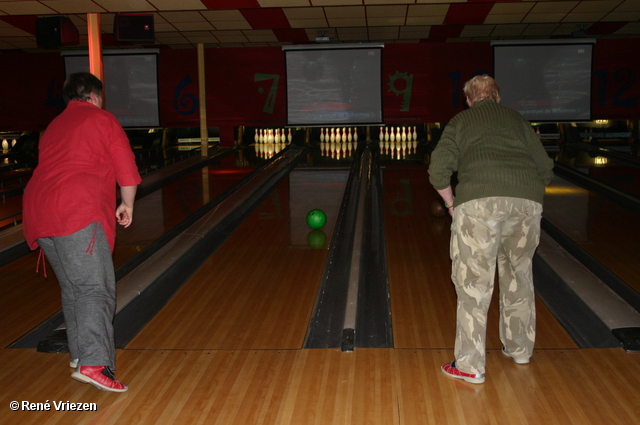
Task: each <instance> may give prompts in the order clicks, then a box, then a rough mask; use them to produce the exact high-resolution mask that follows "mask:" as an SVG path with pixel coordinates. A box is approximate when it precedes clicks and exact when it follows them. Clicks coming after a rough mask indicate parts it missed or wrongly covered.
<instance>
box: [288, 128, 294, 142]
mask: <svg viewBox="0 0 640 425" xmlns="http://www.w3.org/2000/svg"><path fill="white" fill-rule="evenodd" d="M292 140H293V133H292V132H291V129H289V134H287V142H289V143H291V141H292Z"/></svg>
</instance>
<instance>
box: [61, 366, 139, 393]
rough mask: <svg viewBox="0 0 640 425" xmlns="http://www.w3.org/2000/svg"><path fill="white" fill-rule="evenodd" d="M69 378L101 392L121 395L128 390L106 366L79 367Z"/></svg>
mask: <svg viewBox="0 0 640 425" xmlns="http://www.w3.org/2000/svg"><path fill="white" fill-rule="evenodd" d="M71 377H72V378H73V379H75V380H76V381H80V382H84V383H85V384H91V385H93V386H94V387H96V388H98V389H99V390H102V391H113V392H117V393H123V392H125V391H127V390H128V389H129V388H127V386H126V385H125V384H123V383H122V382H120V381H118V380H117V379H116V376H115V375H114V374H113V372H112V371H111V369H109V367H108V366H80V367H79V368H77V369H76V371H75V372H73V373H72V374H71Z"/></svg>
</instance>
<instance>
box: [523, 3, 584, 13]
mask: <svg viewBox="0 0 640 425" xmlns="http://www.w3.org/2000/svg"><path fill="white" fill-rule="evenodd" d="M578 3H579V2H577V1H539V2H537V3H536V5H535V6H534V7H533V8H532V9H531V13H569V12H570V11H571V10H572V9H573V8H575V7H576V6H577V5H578Z"/></svg>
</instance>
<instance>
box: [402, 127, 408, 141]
mask: <svg viewBox="0 0 640 425" xmlns="http://www.w3.org/2000/svg"><path fill="white" fill-rule="evenodd" d="M401 140H402V141H403V142H406V141H407V128H406V127H402V139H401Z"/></svg>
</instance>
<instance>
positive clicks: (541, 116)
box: [493, 41, 593, 122]
mask: <svg viewBox="0 0 640 425" xmlns="http://www.w3.org/2000/svg"><path fill="white" fill-rule="evenodd" d="M556 43H558V44H555V43H554V44H540V42H539V41H537V42H536V44H498V43H497V42H496V43H494V44H493V60H494V78H495V79H496V82H497V83H498V85H499V86H500V96H501V97H502V104H503V105H505V106H508V107H510V108H513V109H515V110H517V111H519V112H520V113H521V114H522V115H523V116H524V117H525V118H526V119H528V120H529V121H555V122H558V121H590V120H591V71H592V69H591V66H592V56H593V55H592V51H593V42H590V41H582V42H580V43H576V42H568V43H562V42H556Z"/></svg>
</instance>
